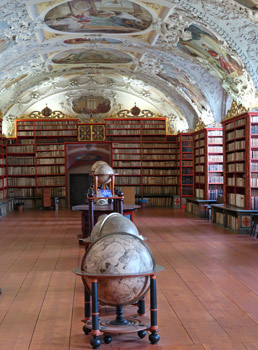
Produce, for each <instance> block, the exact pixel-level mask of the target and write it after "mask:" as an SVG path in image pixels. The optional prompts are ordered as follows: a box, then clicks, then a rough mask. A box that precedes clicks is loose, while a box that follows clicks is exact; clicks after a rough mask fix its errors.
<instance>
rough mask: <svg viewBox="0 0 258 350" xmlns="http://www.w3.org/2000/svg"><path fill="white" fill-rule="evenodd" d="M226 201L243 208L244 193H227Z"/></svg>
mask: <svg viewBox="0 0 258 350" xmlns="http://www.w3.org/2000/svg"><path fill="white" fill-rule="evenodd" d="M228 203H229V204H230V205H233V206H236V207H239V208H244V207H245V195H244V194H239V193H228Z"/></svg>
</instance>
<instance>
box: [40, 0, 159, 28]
mask: <svg viewBox="0 0 258 350" xmlns="http://www.w3.org/2000/svg"><path fill="white" fill-rule="evenodd" d="M151 22H152V17H151V15H150V14H149V12H148V11H146V10H145V9H144V8H142V7H141V6H139V5H138V4H136V3H134V2H129V1H126V0H123V1H108V2H106V1H102V0H85V1H81V0H73V1H68V2H65V3H63V4H61V5H58V6H56V7H54V8H53V9H51V10H50V11H49V12H48V13H47V14H46V16H45V23H46V25H47V26H48V27H49V28H51V29H54V30H57V31H60V32H70V33H101V34H102V33H109V34H111V33H117V34H121V33H137V32H140V31H143V30H145V29H147V28H148V27H149V25H150V24H151Z"/></svg>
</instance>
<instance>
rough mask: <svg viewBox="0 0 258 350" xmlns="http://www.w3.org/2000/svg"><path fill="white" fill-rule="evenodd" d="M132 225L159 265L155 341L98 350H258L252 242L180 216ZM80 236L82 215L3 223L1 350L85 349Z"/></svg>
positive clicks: (162, 214) (167, 214)
mask: <svg viewBox="0 0 258 350" xmlns="http://www.w3.org/2000/svg"><path fill="white" fill-rule="evenodd" d="M135 223H136V225H137V226H138V228H139V230H140V232H141V234H142V235H144V236H145V237H147V238H148V244H149V246H150V247H151V249H152V251H153V253H154V256H155V259H156V263H158V264H160V265H163V266H164V267H165V271H164V272H162V273H160V274H159V276H158V279H157V282H158V309H159V311H158V322H159V326H160V328H161V329H160V331H159V334H160V337H161V339H160V342H159V345H153V346H152V345H150V344H149V341H148V338H147V337H146V338H144V339H139V338H138V336H137V335H136V334H131V335H126V336H122V335H118V336H114V338H113V342H112V343H111V344H110V345H106V344H103V345H101V349H103V350H105V349H142V350H147V349H148V350H149V349H152V350H156V349H157V350H247V349H248V350H255V349H258V240H253V239H251V238H250V237H249V236H241V235H238V234H235V233H233V232H231V231H228V230H223V229H222V228H219V227H217V226H214V225H211V224H209V223H207V221H205V220H201V219H198V218H194V217H192V216H189V215H187V214H185V213H184V212H182V211H180V210H178V209H162V210H161V209H141V210H140V211H138V213H137V214H136V219H135ZM79 232H80V213H79V212H72V211H68V210H60V211H59V212H55V211H25V212H24V213H18V212H12V213H10V214H8V215H7V216H5V217H2V218H0V287H1V288H2V290H3V293H2V295H0V350H9V349H10V350H25V349H26V350H27V349H30V350H38V349H42V350H43V349H44V350H45V349H51V350H66V349H67V350H68V349H70V350H75V349H76V350H77V349H78V350H79V349H91V346H90V345H89V340H90V336H86V335H84V333H83V332H82V323H81V319H82V317H83V285H82V282H81V279H80V278H79V277H76V276H75V275H74V274H73V272H72V270H73V268H74V267H76V266H79V264H80V260H81V258H82V255H83V252H84V251H83V248H82V247H79V246H78V243H77V238H76V236H77V234H78V233H79ZM130 308H133V310H135V311H136V308H135V307H133V306H130ZM102 309H104V308H103V307H102ZM146 310H147V314H148V308H146ZM102 312H104V310H102ZM105 312H106V311H105ZM109 312H111V311H110V310H109Z"/></svg>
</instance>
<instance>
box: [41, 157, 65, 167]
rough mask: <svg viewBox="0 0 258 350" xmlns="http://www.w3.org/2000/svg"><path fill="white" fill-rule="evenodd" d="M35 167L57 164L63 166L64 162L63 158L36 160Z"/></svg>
mask: <svg viewBox="0 0 258 350" xmlns="http://www.w3.org/2000/svg"><path fill="white" fill-rule="evenodd" d="M36 164H37V165H39V164H41V165H42V164H48V165H49V164H59V165H61V164H62V165H63V164H65V160H64V158H61V157H60V158H59V157H58V158H37V163H36Z"/></svg>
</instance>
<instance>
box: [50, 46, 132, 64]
mask: <svg viewBox="0 0 258 350" xmlns="http://www.w3.org/2000/svg"><path fill="white" fill-rule="evenodd" d="M52 62H53V63H55V64H88V63H91V64H97V63H103V64H126V63H130V62H132V58H131V56H129V55H127V54H126V53H124V52H122V51H118V50H113V49H105V48H103V49H101V50H83V49H78V50H67V51H63V52H61V53H58V54H57V55H55V56H54V57H53V59H52Z"/></svg>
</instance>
